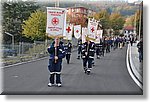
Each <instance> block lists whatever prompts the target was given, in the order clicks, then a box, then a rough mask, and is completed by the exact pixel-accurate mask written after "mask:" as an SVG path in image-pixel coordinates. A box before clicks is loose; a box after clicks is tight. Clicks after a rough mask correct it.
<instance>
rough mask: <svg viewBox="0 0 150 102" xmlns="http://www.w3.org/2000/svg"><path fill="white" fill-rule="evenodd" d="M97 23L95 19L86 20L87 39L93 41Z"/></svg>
mask: <svg viewBox="0 0 150 102" xmlns="http://www.w3.org/2000/svg"><path fill="white" fill-rule="evenodd" d="M97 26H98V22H97V21H96V20H95V19H91V18H89V20H88V38H89V39H91V40H95V38H96V33H97Z"/></svg>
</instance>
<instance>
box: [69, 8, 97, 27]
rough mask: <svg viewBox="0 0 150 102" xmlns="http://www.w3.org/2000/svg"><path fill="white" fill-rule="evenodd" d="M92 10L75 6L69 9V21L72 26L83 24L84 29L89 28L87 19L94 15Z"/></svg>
mask: <svg viewBox="0 0 150 102" xmlns="http://www.w3.org/2000/svg"><path fill="white" fill-rule="evenodd" d="M95 13H96V12H94V11H93V10H91V9H88V8H86V7H83V6H75V7H69V8H67V21H68V23H72V24H81V26H82V27H85V26H87V18H88V17H89V16H92V15H94V14H95Z"/></svg>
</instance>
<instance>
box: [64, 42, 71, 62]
mask: <svg viewBox="0 0 150 102" xmlns="http://www.w3.org/2000/svg"><path fill="white" fill-rule="evenodd" d="M64 49H65V51H66V60H67V64H69V63H70V56H71V49H72V43H71V42H70V41H68V43H66V44H65V46H64Z"/></svg>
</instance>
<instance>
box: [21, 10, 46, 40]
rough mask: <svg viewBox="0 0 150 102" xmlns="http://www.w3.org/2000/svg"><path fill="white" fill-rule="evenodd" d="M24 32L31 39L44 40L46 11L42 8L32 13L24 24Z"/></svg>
mask: <svg viewBox="0 0 150 102" xmlns="http://www.w3.org/2000/svg"><path fill="white" fill-rule="evenodd" d="M22 28H23V32H22V33H23V34H24V36H25V37H27V38H30V39H31V40H38V41H40V40H44V39H45V34H46V13H45V12H43V11H40V10H37V11H36V12H34V13H32V14H31V16H30V17H29V19H28V20H26V21H24V24H23V25H22Z"/></svg>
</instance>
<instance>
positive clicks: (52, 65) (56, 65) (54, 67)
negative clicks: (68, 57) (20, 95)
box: [47, 42, 65, 84]
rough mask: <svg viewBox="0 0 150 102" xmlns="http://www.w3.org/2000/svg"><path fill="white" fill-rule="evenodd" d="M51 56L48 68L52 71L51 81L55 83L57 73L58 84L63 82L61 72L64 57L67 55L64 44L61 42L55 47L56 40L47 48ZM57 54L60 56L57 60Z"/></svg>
mask: <svg viewBox="0 0 150 102" xmlns="http://www.w3.org/2000/svg"><path fill="white" fill-rule="evenodd" d="M47 50H48V52H49V54H50V58H49V65H48V69H49V71H50V78H49V80H50V83H51V84H54V83H55V82H54V79H55V78H54V77H55V75H56V84H61V79H60V74H61V69H62V59H63V58H64V57H65V50H64V47H63V45H62V44H61V43H60V44H59V46H57V47H56V48H55V47H54V42H53V43H52V45H51V46H50V47H49V48H48V49H47ZM55 56H58V59H57V60H56V61H55Z"/></svg>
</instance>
